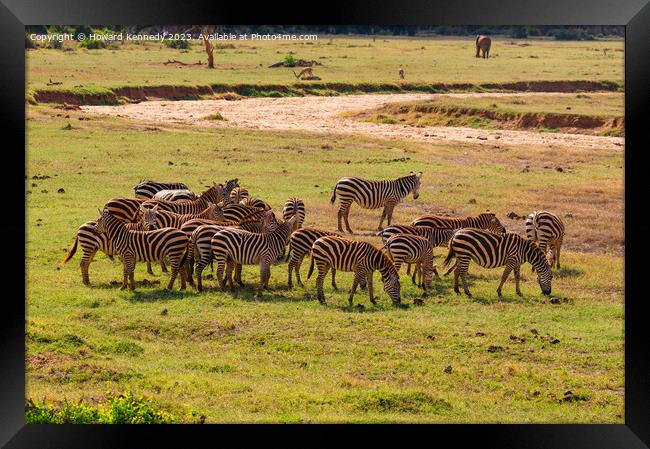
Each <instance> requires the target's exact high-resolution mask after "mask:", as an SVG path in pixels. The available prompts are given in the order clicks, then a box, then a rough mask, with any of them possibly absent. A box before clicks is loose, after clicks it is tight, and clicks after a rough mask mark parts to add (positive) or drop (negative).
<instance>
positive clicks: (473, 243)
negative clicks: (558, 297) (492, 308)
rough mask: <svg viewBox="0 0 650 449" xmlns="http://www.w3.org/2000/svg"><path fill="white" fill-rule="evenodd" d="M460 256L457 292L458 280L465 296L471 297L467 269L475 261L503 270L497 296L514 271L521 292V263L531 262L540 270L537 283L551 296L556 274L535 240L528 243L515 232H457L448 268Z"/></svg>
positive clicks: (455, 281) (456, 269)
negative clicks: (552, 271) (461, 282)
mask: <svg viewBox="0 0 650 449" xmlns="http://www.w3.org/2000/svg"><path fill="white" fill-rule="evenodd" d="M454 256H455V257H456V268H455V269H454V291H455V292H456V293H458V294H460V290H459V288H458V278H459V277H460V278H461V279H462V281H463V290H464V291H465V294H466V295H467V296H469V297H471V296H472V295H471V293H470V292H469V289H468V288H467V279H466V275H467V270H468V268H469V263H470V261H472V260H473V261H474V262H476V263H477V264H479V265H480V266H482V267H485V268H495V267H503V266H505V269H504V270H503V275H502V276H501V283H500V284H499V288H497V294H498V295H499V297H501V287H502V286H503V284H504V283H505V282H506V280H507V279H508V276H509V275H510V272H511V271H513V270H514V272H515V286H516V290H517V294H518V295H519V296H521V290H519V269H520V267H521V264H523V263H525V262H529V263H530V264H531V265H532V266H533V267H535V270H536V271H537V281H538V282H539V286H540V287H541V289H542V294H544V295H550V294H551V279H552V277H553V274H552V273H551V268H550V266H549V264H548V261H547V260H546V256H545V255H544V252H543V251H542V250H541V249H539V248H538V247H537V245H535V244H534V243H533V242H532V241H530V240H526V239H525V238H523V237H521V236H520V235H518V234H515V233H514V232H508V233H506V234H495V233H493V232H490V231H486V230H484V229H476V228H466V229H460V230H458V231H456V233H455V234H454V236H453V237H452V238H451V240H450V241H449V254H447V258H446V259H445V262H444V265H445V266H447V265H449V263H450V262H451V260H452V259H453V257H454Z"/></svg>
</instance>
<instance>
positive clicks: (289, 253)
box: [284, 245, 291, 262]
mask: <svg viewBox="0 0 650 449" xmlns="http://www.w3.org/2000/svg"><path fill="white" fill-rule="evenodd" d="M289 259H291V245H289V251H287V258H286V259H284V261H285V262H289Z"/></svg>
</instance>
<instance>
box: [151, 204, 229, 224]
mask: <svg viewBox="0 0 650 449" xmlns="http://www.w3.org/2000/svg"><path fill="white" fill-rule="evenodd" d="M142 210H143V212H144V211H146V210H151V211H153V215H154V217H155V223H156V227H157V228H177V229H181V227H182V226H183V225H184V224H185V223H187V222H188V221H190V220H194V219H204V220H212V221H225V219H224V216H223V213H222V211H221V209H220V208H219V207H218V206H217V205H216V204H210V205H209V206H208V207H206V208H205V209H204V210H202V211H201V212H198V213H196V214H177V213H175V212H170V211H168V210H159V208H158V205H156V206H154V207H152V208H145V207H144V206H143V207H142Z"/></svg>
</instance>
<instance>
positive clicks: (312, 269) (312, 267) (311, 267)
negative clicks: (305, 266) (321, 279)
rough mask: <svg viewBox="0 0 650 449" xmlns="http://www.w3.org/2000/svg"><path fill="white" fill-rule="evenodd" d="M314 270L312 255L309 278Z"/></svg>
mask: <svg viewBox="0 0 650 449" xmlns="http://www.w3.org/2000/svg"><path fill="white" fill-rule="evenodd" d="M313 272H314V257H313V256H312V257H311V263H310V264H309V273H308V274H307V279H309V278H310V277H311V274H312V273H313Z"/></svg>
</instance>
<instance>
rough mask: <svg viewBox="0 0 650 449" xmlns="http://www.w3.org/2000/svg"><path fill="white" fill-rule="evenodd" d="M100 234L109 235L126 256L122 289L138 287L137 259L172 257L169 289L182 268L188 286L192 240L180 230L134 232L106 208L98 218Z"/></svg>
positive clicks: (166, 229) (165, 229)
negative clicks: (186, 267)
mask: <svg viewBox="0 0 650 449" xmlns="http://www.w3.org/2000/svg"><path fill="white" fill-rule="evenodd" d="M96 229H97V233H98V234H104V233H105V234H106V235H107V237H108V239H109V241H110V242H111V244H112V245H113V248H114V250H115V252H116V254H118V255H119V256H120V258H121V259H122V264H123V265H124V278H123V281H122V289H125V288H127V285H129V284H130V288H131V290H133V289H134V288H135V281H134V279H133V272H134V270H135V264H136V262H137V261H139V260H140V261H145V262H153V261H157V260H162V258H163V257H165V256H167V257H169V260H170V263H171V269H172V272H171V277H170V280H169V284H168V286H167V288H169V289H171V288H172V287H173V285H174V281H175V280H176V276H177V275H178V272H179V270H180V271H181V289H182V288H185V271H184V270H182V269H181V268H182V265H183V263H184V259H185V256H186V251H187V245H188V241H189V239H188V238H187V235H185V233H183V232H182V231H181V230H179V229H172V228H163V229H158V230H154V231H132V230H129V229H128V226H127V225H126V224H125V223H123V222H122V221H120V220H119V219H117V218H115V217H114V216H113V215H111V214H110V213H109V211H108V210H106V209H104V211H103V212H102V215H101V217H99V219H98V220H97V224H96Z"/></svg>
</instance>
